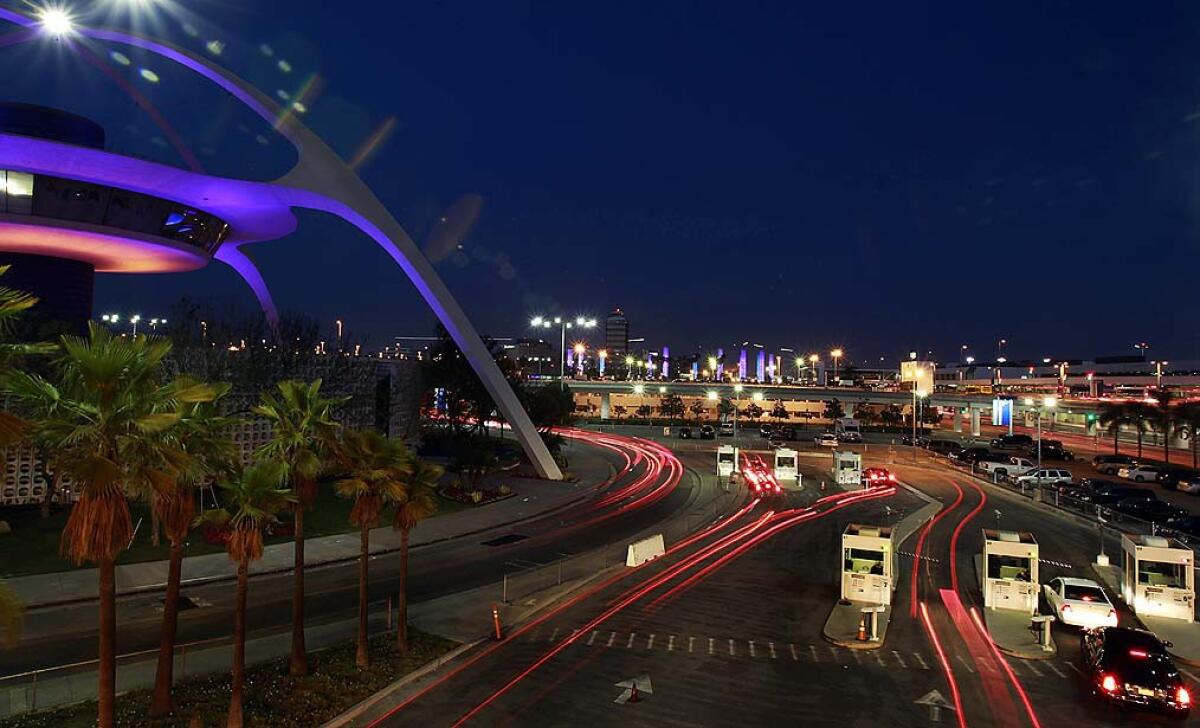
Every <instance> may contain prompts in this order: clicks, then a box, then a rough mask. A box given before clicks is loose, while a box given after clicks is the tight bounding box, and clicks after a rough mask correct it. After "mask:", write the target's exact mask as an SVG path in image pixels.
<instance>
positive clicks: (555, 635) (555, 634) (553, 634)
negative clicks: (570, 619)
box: [546, 627, 561, 642]
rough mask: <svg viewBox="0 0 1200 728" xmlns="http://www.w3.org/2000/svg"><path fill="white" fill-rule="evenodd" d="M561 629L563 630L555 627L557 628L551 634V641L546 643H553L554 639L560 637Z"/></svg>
mask: <svg viewBox="0 0 1200 728" xmlns="http://www.w3.org/2000/svg"><path fill="white" fill-rule="evenodd" d="M560 629H561V627H555V628H554V631H553V632H551V633H550V639H548V640H546V641H547V642H553V641H554V638H555V637H557V636H558V631H559V630H560Z"/></svg>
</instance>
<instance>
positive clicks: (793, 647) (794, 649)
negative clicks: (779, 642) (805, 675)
mask: <svg viewBox="0 0 1200 728" xmlns="http://www.w3.org/2000/svg"><path fill="white" fill-rule="evenodd" d="M788 647H791V648H792V659H793V660H799V659H800V658H799V657H797V656H796V645H793V644H792V643H790V642H789V643H788Z"/></svg>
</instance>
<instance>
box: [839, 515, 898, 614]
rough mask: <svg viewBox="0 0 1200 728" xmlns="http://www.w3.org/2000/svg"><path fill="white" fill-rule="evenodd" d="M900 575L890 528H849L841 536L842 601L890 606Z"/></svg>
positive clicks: (852, 525)
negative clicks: (897, 576)
mask: <svg viewBox="0 0 1200 728" xmlns="http://www.w3.org/2000/svg"><path fill="white" fill-rule="evenodd" d="M897 573H898V564H897V561H896V549H895V547H894V544H893V543H892V529H891V527H890V526H864V525H862V524H859V523H851V524H850V525H849V526H846V530H845V532H844V533H842V599H849V600H850V601H853V602H867V603H870V604H883V605H888V604H891V603H892V591H893V590H894V589H895V586H896V574H897Z"/></svg>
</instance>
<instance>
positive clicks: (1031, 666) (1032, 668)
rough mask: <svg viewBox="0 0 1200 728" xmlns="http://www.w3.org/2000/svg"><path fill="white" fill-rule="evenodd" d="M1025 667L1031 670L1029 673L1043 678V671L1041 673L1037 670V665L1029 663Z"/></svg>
mask: <svg viewBox="0 0 1200 728" xmlns="http://www.w3.org/2000/svg"><path fill="white" fill-rule="evenodd" d="M1025 667H1028V668H1029V671H1030V672H1032V673H1033V674H1034V675H1037V676H1038V677H1042V671H1041V670H1039V669H1038V668H1037V665H1035V664H1033V662H1028V661H1027V662H1026V663H1025Z"/></svg>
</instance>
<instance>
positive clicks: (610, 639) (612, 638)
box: [605, 632, 617, 647]
mask: <svg viewBox="0 0 1200 728" xmlns="http://www.w3.org/2000/svg"><path fill="white" fill-rule="evenodd" d="M616 639H617V633H616V632H612V633H610V634H609V635H608V644H607V645H605V647H612V646H613V642H614V641H615V640H616Z"/></svg>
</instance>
